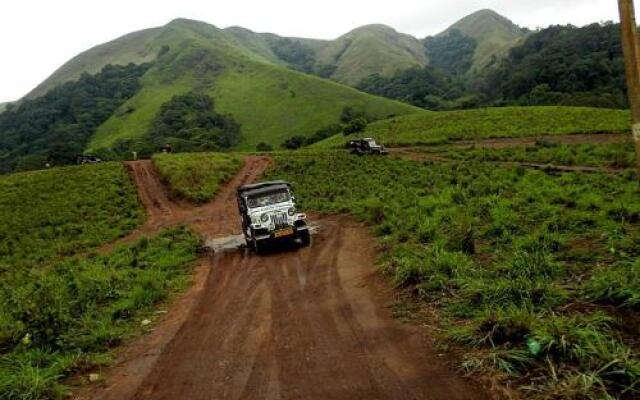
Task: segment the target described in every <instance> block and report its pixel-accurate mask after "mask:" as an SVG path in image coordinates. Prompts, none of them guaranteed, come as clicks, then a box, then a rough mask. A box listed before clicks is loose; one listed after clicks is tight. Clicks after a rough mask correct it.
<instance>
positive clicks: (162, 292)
mask: <svg viewBox="0 0 640 400" xmlns="http://www.w3.org/2000/svg"><path fill="white" fill-rule="evenodd" d="M198 244H199V240H198V238H197V236H195V235H194V234H193V233H191V232H189V231H188V230H186V229H175V230H172V231H168V232H165V233H164V234H161V235H159V236H157V237H155V238H153V239H149V240H148V239H142V240H140V241H139V242H138V243H136V244H134V245H129V246H123V247H119V248H117V249H116V250H114V251H113V252H112V253H111V254H109V255H105V256H91V257H87V258H82V257H76V258H67V259H64V260H60V261H55V262H52V263H50V264H47V265H46V268H44V265H43V266H42V268H33V269H31V270H23V269H16V270H12V271H8V272H4V273H3V274H2V283H1V284H0V304H2V307H1V308H0V398H3V399H24V400H27V399H63V398H68V393H67V388H66V387H65V385H64V384H62V383H61V380H63V379H64V378H65V377H67V376H71V375H74V374H75V373H78V372H84V371H90V370H91V368H92V367H94V366H96V365H100V364H104V363H106V362H108V361H109V360H110V357H109V350H110V349H112V348H114V347H116V346H118V345H119V344H120V343H121V342H122V341H123V340H126V339H127V338H128V337H130V336H131V335H134V334H136V333H140V332H141V331H142V330H143V329H144V328H143V326H144V325H145V324H143V323H142V321H143V320H145V319H148V320H149V321H151V320H153V319H154V318H155V315H156V314H154V313H153V307H154V306H156V305H158V304H159V303H161V302H163V301H165V300H167V299H168V298H169V297H170V296H171V295H172V294H173V293H175V292H177V291H180V290H182V289H183V288H185V287H186V285H187V284H188V282H189V278H190V273H189V272H190V268H188V267H187V266H188V265H190V263H192V262H193V261H194V260H195V259H196V253H197V248H198Z"/></svg>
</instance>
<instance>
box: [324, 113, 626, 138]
mask: <svg viewBox="0 0 640 400" xmlns="http://www.w3.org/2000/svg"><path fill="white" fill-rule="evenodd" d="M629 118H630V117H629V113H628V112H627V111H622V110H608V109H596V108H584V107H503V108H484V109H475V110H463V111H443V112H422V113H416V114H411V115H406V116H403V117H396V118H390V119H386V120H384V121H378V122H375V123H373V124H370V125H369V126H368V127H367V129H366V131H365V132H364V133H362V134H361V135H360V136H370V137H373V138H375V139H376V140H378V141H380V142H382V143H383V144H385V145H388V146H412V145H432V144H440V143H446V142H447V141H452V140H461V139H467V140H474V139H485V138H500V137H525V136H541V135H563V134H574V133H601V132H607V133H611V132H627V131H629V126H630V122H629ZM348 139H349V138H348V137H344V136H341V135H336V136H333V137H331V138H329V139H326V140H324V141H322V142H319V143H317V144H315V145H314V147H315V148H330V147H340V146H342V145H343V144H344V143H345V142H346V141H347V140H348Z"/></svg>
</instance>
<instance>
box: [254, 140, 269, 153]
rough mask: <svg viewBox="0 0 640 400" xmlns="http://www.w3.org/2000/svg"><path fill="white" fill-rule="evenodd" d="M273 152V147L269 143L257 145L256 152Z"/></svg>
mask: <svg viewBox="0 0 640 400" xmlns="http://www.w3.org/2000/svg"><path fill="white" fill-rule="evenodd" d="M272 150H273V146H271V145H270V144H269V143H265V142H260V143H258V144H257V145H256V151H259V152H267V151H272Z"/></svg>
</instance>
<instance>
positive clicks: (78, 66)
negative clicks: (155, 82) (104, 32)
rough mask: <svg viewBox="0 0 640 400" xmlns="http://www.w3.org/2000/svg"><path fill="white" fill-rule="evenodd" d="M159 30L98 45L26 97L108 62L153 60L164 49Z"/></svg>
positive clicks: (59, 70)
mask: <svg viewBox="0 0 640 400" xmlns="http://www.w3.org/2000/svg"><path fill="white" fill-rule="evenodd" d="M159 32H160V29H158V28H151V29H145V30H142V31H138V32H133V33H130V34H128V35H124V36H122V37H120V38H117V39H115V40H113V41H111V42H108V43H104V44H101V45H98V46H95V47H93V48H91V49H89V50H87V51H85V52H83V53H81V54H79V55H77V56H76V57H74V58H72V59H71V60H69V61H68V62H66V63H65V64H64V65H62V66H61V67H60V68H58V69H57V70H56V71H55V72H54V73H53V74H51V76H49V77H48V78H47V79H45V80H44V82H42V83H41V84H39V85H38V86H37V87H36V88H35V89H33V90H32V91H31V92H29V94H27V96H26V97H27V98H29V99H33V98H36V97H40V96H42V95H44V94H45V93H47V92H48V91H49V90H51V89H53V88H54V87H56V86H57V85H60V84H61V83H64V82H68V81H75V80H77V79H78V78H80V75H82V73H84V72H87V73H89V74H95V73H98V72H100V70H101V69H102V68H103V67H104V66H106V65H108V64H112V65H126V64H129V63H134V64H142V63H146V62H149V61H153V60H154V59H155V58H156V55H157V53H158V52H159V51H160V48H159V47H158V46H157V45H156V43H155V42H154V40H153V39H154V37H155V36H156V35H157V34H158V33H159Z"/></svg>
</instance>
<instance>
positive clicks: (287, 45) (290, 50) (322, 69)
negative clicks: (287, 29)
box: [270, 38, 336, 78]
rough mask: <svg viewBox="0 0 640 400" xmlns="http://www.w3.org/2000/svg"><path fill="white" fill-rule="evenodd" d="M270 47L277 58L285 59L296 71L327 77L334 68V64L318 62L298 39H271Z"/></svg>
mask: <svg viewBox="0 0 640 400" xmlns="http://www.w3.org/2000/svg"><path fill="white" fill-rule="evenodd" d="M270 47H271V50H272V51H273V52H274V54H275V55H276V56H277V57H278V58H279V59H281V60H282V61H285V62H286V63H287V64H289V66H290V67H291V68H292V69H295V70H297V71H300V72H304V73H307V74H314V75H318V76H320V77H322V78H328V77H330V76H331V75H332V74H333V73H334V72H335V70H336V66H335V65H327V64H321V63H318V61H317V60H316V55H315V53H314V51H313V50H312V49H311V48H310V47H309V46H306V45H305V44H303V43H302V42H300V41H298V40H291V39H289V38H277V39H272V40H271V41H270Z"/></svg>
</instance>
